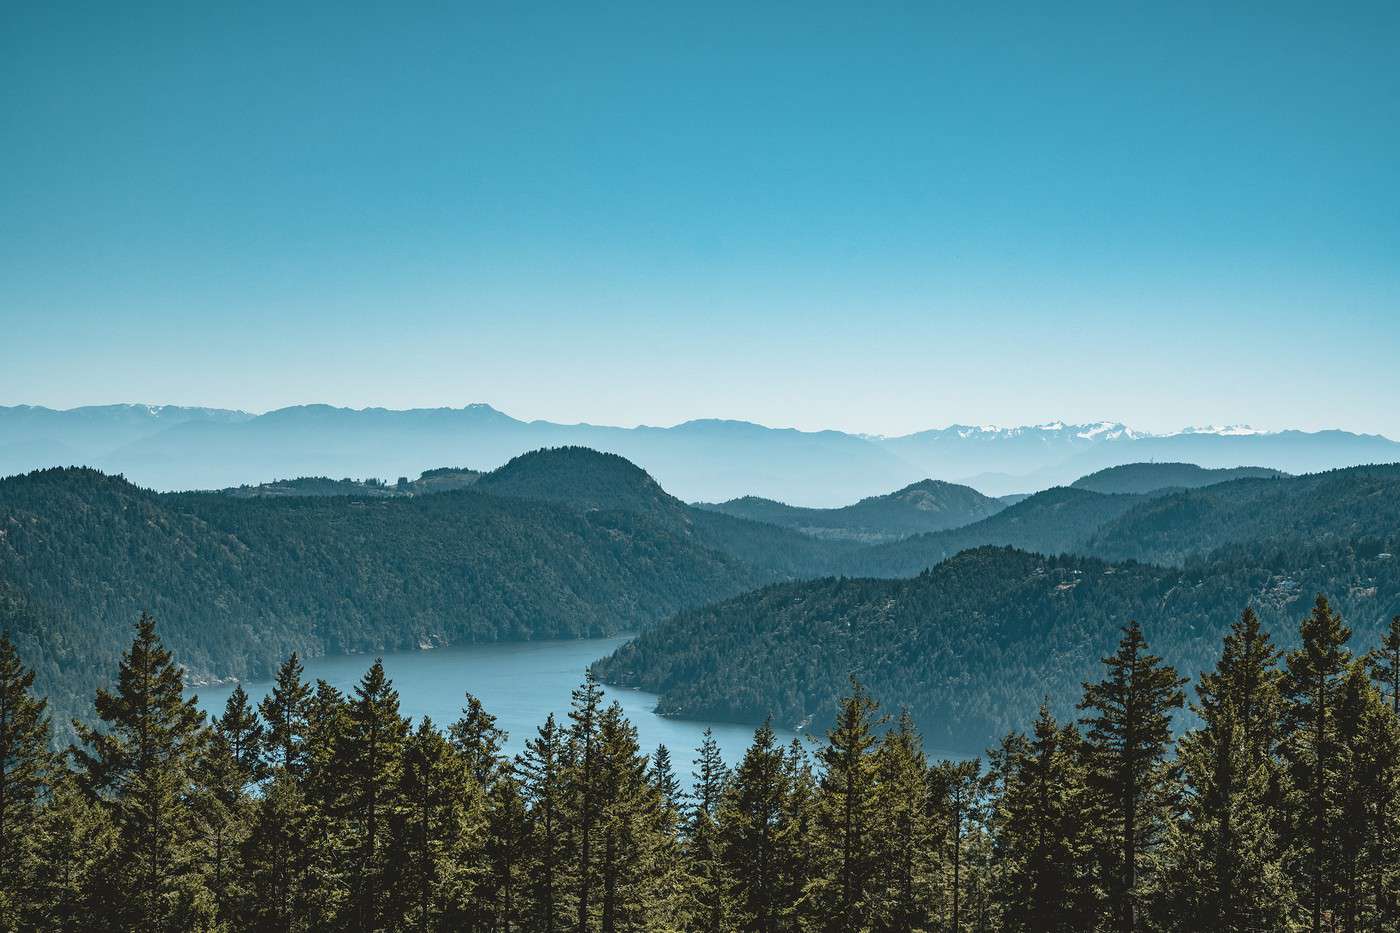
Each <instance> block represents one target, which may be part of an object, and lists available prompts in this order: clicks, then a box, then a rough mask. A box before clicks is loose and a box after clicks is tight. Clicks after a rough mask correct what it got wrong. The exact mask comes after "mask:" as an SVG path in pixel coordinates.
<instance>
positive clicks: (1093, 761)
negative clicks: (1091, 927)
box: [1079, 622, 1186, 933]
mask: <svg viewBox="0 0 1400 933" xmlns="http://www.w3.org/2000/svg"><path fill="white" fill-rule="evenodd" d="M1103 663H1104V666H1105V667H1106V668H1107V669H1108V671H1107V673H1108V676H1107V677H1106V678H1105V679H1104V680H1103V681H1101V682H1099V683H1095V684H1085V685H1084V699H1083V701H1081V702H1080V704H1079V708H1080V709H1081V710H1087V711H1089V712H1090V713H1091V714H1092V715H1090V716H1087V717H1086V718H1084V719H1082V720H1081V722H1082V724H1083V725H1084V726H1086V727H1087V730H1088V731H1087V733H1086V736H1085V738H1086V741H1087V743H1088V753H1089V756H1088V757H1089V762H1090V773H1089V780H1090V782H1091V786H1092V787H1093V788H1094V789H1095V790H1096V791H1097V792H1098V794H1099V796H1100V797H1101V799H1102V801H1103V805H1104V810H1105V812H1106V815H1107V817H1108V819H1109V820H1110V822H1109V824H1108V825H1107V826H1106V827H1105V829H1106V830H1107V831H1108V832H1109V834H1110V836H1111V839H1112V849H1113V850H1116V851H1113V852H1111V853H1110V857H1111V856H1112V855H1116V859H1113V863H1112V864H1113V868H1114V869H1115V870H1114V871H1113V872H1112V877H1111V878H1109V879H1108V890H1109V896H1110V902H1111V905H1112V910H1113V915H1114V919H1115V921H1116V924H1115V925H1116V926H1117V928H1118V929H1119V930H1120V931H1121V933H1133V931H1134V930H1136V929H1137V928H1138V920H1137V915H1138V902H1139V900H1140V899H1141V896H1142V888H1143V885H1144V881H1145V879H1144V878H1143V877H1142V875H1143V869H1144V868H1145V867H1146V861H1147V857H1148V856H1149V855H1150V854H1151V853H1152V850H1153V849H1154V848H1155V847H1156V845H1157V844H1158V842H1159V841H1160V839H1161V835H1162V830H1163V828H1164V826H1165V825H1166V820H1167V818H1168V817H1169V816H1170V807H1171V806H1172V804H1173V800H1172V798H1173V795H1174V793H1175V790H1176V787H1175V785H1176V780H1175V774H1174V772H1173V768H1172V765H1171V764H1170V763H1169V761H1168V760H1167V752H1168V751H1169V749H1170V745H1171V721H1172V720H1171V717H1172V711H1173V710H1176V709H1180V708H1181V707H1182V705H1183V704H1184V703H1185V699H1186V697H1185V694H1184V693H1182V691H1181V687H1182V685H1183V684H1184V683H1185V681H1184V680H1183V679H1182V678H1180V677H1178V676H1177V674H1176V671H1175V670H1174V669H1172V668H1171V667H1170V666H1168V665H1166V664H1163V663H1162V659H1161V658H1159V657H1157V656H1155V655H1152V654H1149V653H1148V652H1147V642H1146V640H1145V639H1144V638H1143V636H1142V629H1141V628H1140V627H1139V626H1138V624H1137V622H1130V623H1129V624H1128V626H1127V627H1126V628H1125V629H1124V630H1123V638H1122V640H1121V641H1120V642H1119V644H1118V650H1117V651H1116V652H1115V653H1114V654H1113V655H1111V656H1110V657H1107V658H1104V662H1103Z"/></svg>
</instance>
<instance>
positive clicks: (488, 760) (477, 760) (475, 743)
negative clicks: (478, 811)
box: [448, 693, 510, 790]
mask: <svg viewBox="0 0 1400 933" xmlns="http://www.w3.org/2000/svg"><path fill="white" fill-rule="evenodd" d="M466 700H467V705H466V706H465V707H463V708H462V717H461V718H460V719H458V720H457V721H456V722H454V723H453V724H452V725H451V727H449V729H448V734H449V735H450V736H451V737H452V744H453V745H454V746H456V748H457V751H458V753H460V754H461V755H462V756H463V758H464V759H465V760H466V762H467V768H468V770H469V771H470V772H471V775H472V777H473V778H475V779H476V782H477V784H479V785H481V787H482V788H483V789H484V790H489V789H490V787H491V785H492V783H493V782H494V781H495V779H496V776H497V775H498V774H499V773H500V771H501V769H502V768H503V767H504V766H505V764H506V762H505V760H504V758H503V757H502V755H501V749H502V748H503V747H505V743H506V740H507V739H509V738H510V736H509V735H508V734H506V733H505V732H504V731H502V730H501V729H499V728H498V727H497V726H496V717H495V716H492V715H491V714H490V713H488V712H486V709H485V707H483V706H482V705H481V701H480V700H479V699H477V698H476V697H475V696H473V695H472V694H470V693H468V694H467V695H466Z"/></svg>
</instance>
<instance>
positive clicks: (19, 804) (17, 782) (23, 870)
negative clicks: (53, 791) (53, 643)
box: [0, 633, 54, 929]
mask: <svg viewBox="0 0 1400 933" xmlns="http://www.w3.org/2000/svg"><path fill="white" fill-rule="evenodd" d="M33 685H34V672H33V671H30V670H26V669H25V668H24V666H23V665H22V664H21V663H20V659H19V652H18V651H16V650H15V646H14V643H13V642H11V641H10V636H9V634H8V633H0V929H12V928H15V927H17V926H19V925H20V918H21V917H23V916H25V915H26V914H29V913H30V912H31V911H32V908H33V906H34V901H35V899H36V897H37V895H36V892H35V886H36V884H37V882H38V880H39V879H38V876H39V873H40V872H41V871H42V867H41V866H40V864H39V863H38V862H37V860H36V853H35V851H34V850H35V846H36V844H37V842H38V839H37V838H36V834H35V833H34V824H35V821H36V820H37V818H38V814H39V808H40V805H41V804H42V802H43V796H44V786H45V783H46V781H47V779H48V776H49V774H50V773H51V771H52V769H53V764H54V762H53V759H52V756H51V755H50V754H49V748H48V746H49V719H48V716H46V715H45V713H44V707H45V702H44V701H43V700H41V699H37V698H35V697H34V696H32V695H31V694H30V688H31V687H32V686H33Z"/></svg>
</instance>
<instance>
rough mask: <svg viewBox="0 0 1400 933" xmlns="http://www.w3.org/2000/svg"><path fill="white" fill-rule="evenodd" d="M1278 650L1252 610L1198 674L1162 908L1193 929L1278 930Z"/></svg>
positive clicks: (1283, 890) (1284, 893) (1281, 884)
mask: <svg viewBox="0 0 1400 933" xmlns="http://www.w3.org/2000/svg"><path fill="white" fill-rule="evenodd" d="M1278 658H1279V652H1278V651H1277V650H1276V649H1275V648H1274V646H1273V642H1272V641H1271V640H1270V638H1269V635H1268V633H1267V632H1265V631H1263V629H1262V628H1261V627H1260V625H1259V619H1258V617H1257V616H1256V615H1255V614H1254V612H1253V610H1250V609H1246V610H1245V611H1244V614H1243V616H1242V617H1241V618H1240V620H1239V621H1237V622H1236V623H1235V624H1234V626H1233V627H1232V628H1231V630H1230V633H1229V634H1228V635H1227V636H1226V637H1225V642H1224V647H1223V649H1222V652H1221V656H1220V660H1219V661H1218V662H1217V664H1216V666H1215V670H1214V671H1210V672H1207V673H1204V674H1202V675H1201V677H1200V680H1199V682H1198V683H1197V686H1196V696H1197V699H1196V702H1195V703H1193V704H1192V710H1193V712H1195V713H1196V715H1197V716H1199V717H1200V719H1201V722H1202V726H1201V728H1199V729H1194V730H1191V731H1190V732H1188V733H1186V734H1185V735H1184V736H1182V738H1181V740H1180V741H1179V742H1178V750H1177V757H1178V759H1179V761H1180V763H1181V766H1182V769H1183V774H1184V777H1185V783H1184V789H1185V798H1184V806H1185V812H1184V818H1183V819H1182V820H1181V821H1179V822H1178V823H1177V825H1176V826H1175V827H1174V830H1173V833H1172V841H1171V844H1170V848H1171V850H1172V858H1171V859H1169V863H1170V865H1171V868H1170V870H1169V874H1170V877H1169V879H1168V881H1167V883H1166V884H1164V885H1163V887H1164V889H1165V890H1164V897H1163V901H1164V903H1163V904H1162V905H1161V910H1162V911H1163V912H1164V915H1165V916H1168V917H1170V918H1171V922H1173V923H1175V924H1179V925H1184V926H1188V927H1192V928H1198V929H1207V928H1209V929H1215V930H1259V929H1276V928H1278V927H1279V926H1280V925H1281V924H1283V923H1284V922H1285V918H1286V916H1287V910H1288V886H1287V884H1286V880H1285V879H1284V877H1283V874H1282V864H1281V845H1280V841H1279V838H1278V832H1277V828H1276V825H1275V823H1276V807H1277V804H1278V799H1277V798H1278V787H1279V781H1280V774H1279V773H1278V772H1279V769H1278V767H1277V764H1276V759H1275V754H1276V750H1277V742H1278V729H1279V721H1280V716H1281V711H1282V697H1281V694H1280V692H1279V682H1280V679H1281V677H1282V674H1281V672H1280V671H1279V670H1278V666H1277V662H1278Z"/></svg>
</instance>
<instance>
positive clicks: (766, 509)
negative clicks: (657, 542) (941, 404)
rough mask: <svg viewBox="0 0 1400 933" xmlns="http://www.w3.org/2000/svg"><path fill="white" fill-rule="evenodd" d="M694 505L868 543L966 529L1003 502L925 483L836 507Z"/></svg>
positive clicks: (749, 500)
mask: <svg viewBox="0 0 1400 933" xmlns="http://www.w3.org/2000/svg"><path fill="white" fill-rule="evenodd" d="M696 507H697V508H701V509H705V510H706V511H711V512H723V513H724V514H726V515H733V516H736V517H739V518H747V519H752V520H753V521H759V522H766V523H768V524H770V525H778V526H780V527H783V528H791V529H793V530H795V531H801V532H803V533H804V534H809V535H813V536H815V537H818V538H829V539H833V540H851V541H859V542H862V543H865V544H872V543H878V542H882V541H897V540H899V539H900V538H906V537H908V536H909V535H913V534H919V533H921V532H927V531H943V530H945V529H948V528H958V527H961V526H962V525H970V524H972V523H973V522H976V521H980V520H981V519H983V518H986V517H988V516H990V515H995V514H996V513H997V512H1000V511H1001V510H1002V509H1003V508H1005V507H1006V504H1005V503H1003V502H1001V501H1000V500H998V499H993V498H991V497H989V496H984V495H982V493H980V492H978V491H977V490H975V489H973V488H972V487H970V486H960V485H958V484H956V483H945V482H942V481H940V480H933V479H926V480H921V481H919V482H917V483H914V484H912V485H909V486H906V487H904V488H903V489H900V490H897V491H895V492H892V493H889V494H887V495H883V496H870V497H868V498H865V499H862V500H860V501H859V502H857V503H855V504H853V505H848V506H845V507H843V508H839V509H812V508H800V507H798V506H792V505H787V504H786V503H783V502H774V501H773V500H772V499H762V498H759V497H758V496H744V497H743V498H740V499H731V500H729V501H728V502H719V503H703V502H702V503H697V506H696Z"/></svg>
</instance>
